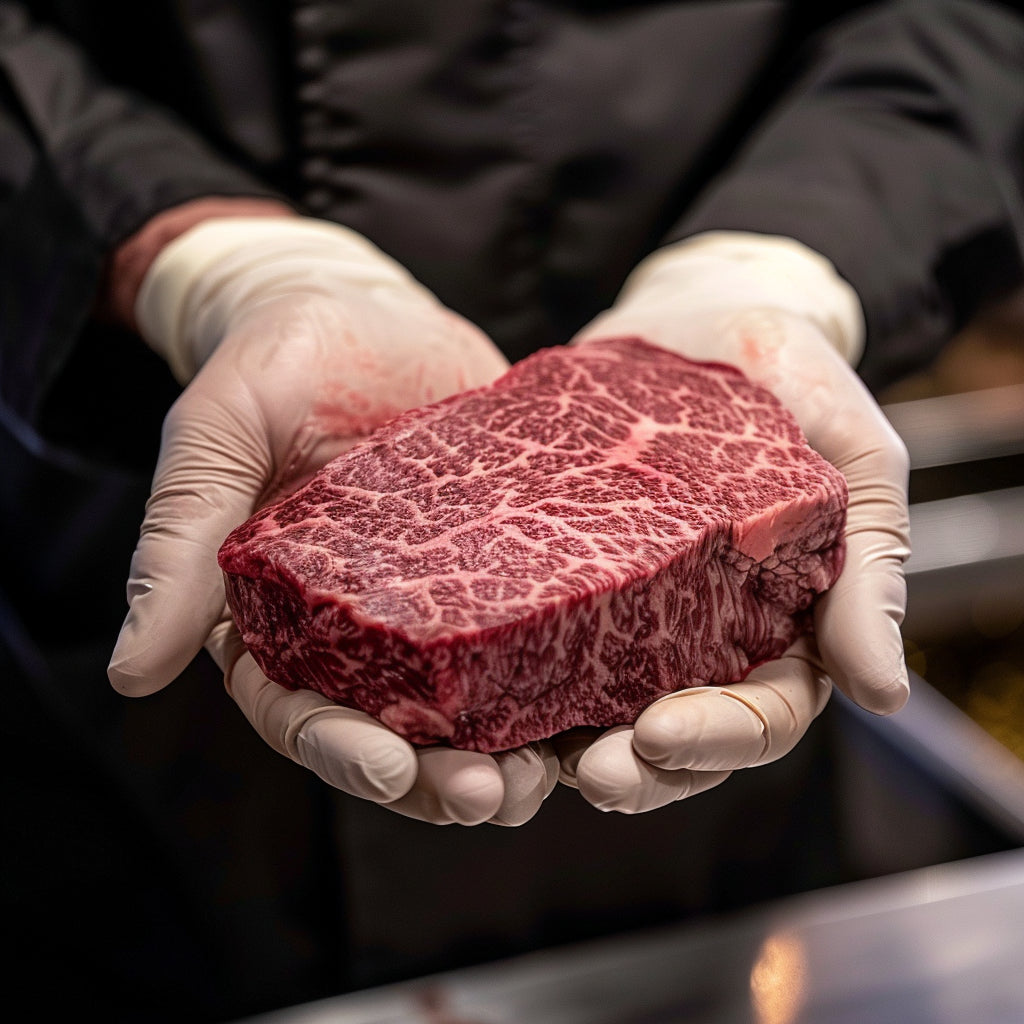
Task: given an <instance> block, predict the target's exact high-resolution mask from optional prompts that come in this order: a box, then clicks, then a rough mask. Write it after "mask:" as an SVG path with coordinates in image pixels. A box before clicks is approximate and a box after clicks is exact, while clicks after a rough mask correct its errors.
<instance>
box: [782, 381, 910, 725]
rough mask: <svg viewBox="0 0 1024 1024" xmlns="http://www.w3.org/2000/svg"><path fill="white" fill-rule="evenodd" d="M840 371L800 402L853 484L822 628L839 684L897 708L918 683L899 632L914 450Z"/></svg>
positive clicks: (870, 702)
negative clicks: (842, 551)
mask: <svg viewBox="0 0 1024 1024" xmlns="http://www.w3.org/2000/svg"><path fill="white" fill-rule="evenodd" d="M833 372H834V374H835V375H836V380H835V385H834V387H832V388H831V390H826V392H825V393H824V394H823V395H822V396H821V398H820V400H819V401H817V402H806V401H805V403H804V405H802V406H800V408H801V411H802V416H801V417H800V418H801V425H802V426H803V428H804V430H805V431H806V433H807V438H808V440H809V441H810V443H811V445H812V446H813V447H814V448H816V449H817V450H818V451H819V452H821V454H822V455H824V456H825V458H827V459H828V460H829V461H830V462H832V463H833V465H835V466H836V468H837V469H839V470H840V471H841V472H842V474H843V475H844V476H845V477H846V482H847V484H848V486H849V492H850V500H849V507H848V509H847V520H846V564H845V566H844V569H843V573H842V575H841V576H840V578H839V579H838V580H837V581H836V583H835V585H834V586H833V587H832V589H831V590H829V591H828V592H827V593H826V594H824V595H823V596H822V597H821V598H820V599H819V600H818V603H817V606H816V609H815V632H816V636H817V641H818V646H819V648H820V649H821V655H822V658H823V661H824V663H825V667H826V668H827V670H828V672H829V674H830V675H831V676H832V679H833V680H834V681H835V684H836V686H838V687H839V689H840V690H842V691H843V692H844V693H845V694H846V695H847V696H848V697H850V698H851V700H853V701H855V702H856V703H857V704H859V705H860V706H861V707H863V708H865V709H866V710H868V711H873V712H875V713H878V714H889V713H891V712H893V711H897V710H898V709H899V708H901V707H902V706H903V704H904V703H905V702H906V700H907V697H908V695H909V692H910V687H909V682H908V679H907V671H906V665H905V664H904V660H903V638H902V636H901V634H900V625H901V623H902V622H903V615H904V612H905V609H906V600H907V594H906V583H905V581H904V577H903V563H904V562H905V561H906V559H907V557H908V556H909V554H910V536H909V532H910V525H909V515H908V511H907V480H908V475H909V458H908V456H907V450H906V446H905V445H904V444H903V442H902V440H901V439H900V438H899V436H898V435H897V434H896V432H895V430H893V428H892V426H891V424H890V423H889V422H888V420H886V418H885V416H884V414H883V413H882V411H881V410H880V409H879V407H878V405H877V404H876V402H875V400H874V399H873V398H872V397H871V395H870V394H869V393H868V391H867V389H866V388H865V387H864V385H863V384H862V383H861V382H860V381H859V380H857V379H856V377H855V376H854V374H853V372H852V371H851V370H849V369H848V368H847V367H833ZM793 407H794V408H796V407H797V402H796V400H795V399H794V406H793Z"/></svg>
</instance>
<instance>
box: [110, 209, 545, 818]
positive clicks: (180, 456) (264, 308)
mask: <svg viewBox="0 0 1024 1024" xmlns="http://www.w3.org/2000/svg"><path fill="white" fill-rule="evenodd" d="M135 314H136V318H137V320H138V323H139V325H140V329H141V331H142V334H143V336H144V337H145V338H146V340H147V342H148V343H149V344H150V345H151V346H152V347H153V348H154V349H155V350H156V351H157V352H159V353H160V354H161V355H162V356H163V357H164V358H165V359H166V360H167V362H168V364H169V366H170V367H171V369H172V371H173V372H174V374H175V376H176V377H177V379H178V380H179V381H180V382H181V383H183V384H187V386H186V388H185V390H184V392H183V393H182V395H181V397H180V398H179V399H178V401H177V402H176V403H175V405H174V406H173V407H172V409H171V411H170V413H169V414H168V416H167V419H166V421H165V424H164V432H163V439H162V445H161V451H160V457H159V460H158V463H157V467H156V474H155V478H154V483H153V492H152V496H151V498H150V500H149V503H148V505H147V511H146V517H145V521H144V523H143V525H142V531H141V537H140V540H139V545H138V547H137V549H136V551H135V555H134V557H133V558H132V565H131V575H130V579H129V582H128V598H129V608H130V610H129V613H128V617H127V619H126V620H125V623H124V626H123V627H122V630H121V634H120V636H119V638H118V641H117V646H116V649H115V651H114V654H113V657H112V660H111V664H110V669H109V675H110V679H111V682H112V683H113V685H114V686H115V687H116V688H117V689H118V690H120V691H121V692H122V693H125V694H129V695H133V696H141V695H144V694H148V693H152V692H154V691H156V690H159V689H161V688H162V687H164V686H166V685H167V684H168V683H170V682H171V681H172V680H173V679H174V678H175V677H177V676H178V674H179V673H180V672H181V671H182V670H183V669H184V668H185V667H186V665H187V664H188V663H189V662H190V661H191V659H192V658H193V657H194V656H195V655H196V654H197V653H198V652H199V650H200V649H201V648H202V647H203V646H204V645H205V646H206V648H207V650H208V651H209V652H210V654H211V655H212V656H213V657H214V659H215V660H216V661H217V662H218V664H220V666H221V667H222V668H223V669H224V671H225V680H226V684H227V688H228V690H229V692H230V693H231V696H232V697H233V698H234V699H235V701H236V702H237V703H238V705H239V706H240V707H241V709H242V711H243V712H244V713H245V715H246V716H247V717H248V719H249V721H250V722H251V723H252V725H253V726H254V728H255V729H256V731H257V732H258V733H259V734H260V735H261V736H262V737H263V739H264V740H265V741H266V742H267V743H269V744H270V745H271V746H272V747H273V748H274V749H275V750H277V751H279V752H280V753H282V754H285V755H287V756H288V757H290V758H292V759H293V760H295V761H297V762H298V763H299V764H302V765H304V766H306V767H307V768H310V769H312V770H313V771H314V772H316V773H317V774H318V775H319V776H320V777H321V778H322V779H324V780H325V781H326V782H328V783H330V784H331V785H333V786H336V787H337V788H338V789H341V790H344V791H345V792H347V793H350V794H353V795H355V796H359V797H364V798H367V799H370V800H374V801H377V802H379V803H382V804H387V805H388V806H389V807H390V808H392V809H394V810H395V811H398V812H399V813H402V814H406V815H409V816H411V817H416V818H420V819H423V820H427V821H432V822H436V823H449V822H459V823H462V824H476V823H479V822H482V821H492V822H495V823H497V824H519V823H521V822H522V821H525V820H527V819H528V818H529V817H531V816H532V815H533V813H535V811H536V810H537V808H538V807H539V806H540V802H541V801H542V800H543V798H544V797H545V796H546V795H547V794H548V793H549V792H550V791H551V788H552V787H553V786H554V784H555V781H556V779H557V760H556V758H555V757H554V754H553V752H552V750H551V748H550V746H549V745H543V744H533V745H531V746H529V747H526V748H523V749H521V750H518V751H514V752H510V753H506V754H500V755H497V756H493V757H492V756H488V755H485V754H479V753H473V752H469V751H454V750H443V749H439V748H436V749H420V750H416V749H414V748H413V747H412V746H411V745H410V744H408V743H407V742H406V741H405V740H404V739H402V738H401V737H399V736H398V735H396V734H395V733H393V732H392V731H391V730H389V729H387V728H386V727H385V726H383V725H381V724H380V723H379V722H377V721H375V720H374V719H372V718H370V717H369V716H367V715H365V714H362V713H361V712H357V711H353V710H349V709H346V708H341V707H339V706H338V705H336V704H334V703H332V702H330V701H328V700H327V699H326V698H324V697H321V696H320V695H318V694H315V693H312V692H307V691H297V692H293V691H289V690H286V689H284V688H283V687H281V686H278V685H277V684H275V683H272V682H270V681H269V680H268V679H267V678H266V676H264V675H263V673H262V672H261V671H260V670H259V669H258V668H257V666H256V664H255V662H254V661H253V659H252V657H251V656H250V655H249V654H248V653H247V652H246V651H245V649H244V647H243V645H242V643H241V640H240V638H239V636H238V633H237V631H236V630H235V628H234V625H233V623H232V621H231V618H230V615H229V613H228V610H227V606H226V604H225V598H224V587H223V581H222V576H221V572H220V569H219V568H218V566H217V560H216V555H217V550H218V548H219V547H220V544H221V542H222V541H223V539H224V537H225V536H226V535H227V534H228V532H229V531H230V530H231V529H233V528H234V527H235V526H237V525H238V524H239V523H240V522H242V521H243V520H244V519H246V518H247V517H248V516H249V515H251V514H252V512H253V511H254V510H255V509H256V508H257V507H259V506H261V505H263V504H265V503H267V502H269V501H271V500H273V499H274V498H275V497H277V496H280V495H283V494H286V493H288V492H290V491H292V490H294V489H295V488H296V487H298V486H299V485H300V484H302V483H304V482H305V481H306V480H308V479H309V478H310V477H311V476H312V475H313V474H314V473H315V472H316V471H317V470H318V469H319V468H320V467H321V466H322V465H323V464H324V463H326V462H327V461H328V460H329V459H331V458H333V457H334V456H335V455H337V454H339V453H340V452H342V451H343V450H345V449H346V448H347V447H349V446H350V445H351V444H352V443H353V442H354V441H355V440H358V439H359V438H360V437H362V436H364V435H365V434H366V433H368V432H369V431H370V430H371V429H372V428H373V427H375V426H376V425H378V424H380V423H381V422H383V421H384V420H386V419H388V418H390V417H391V416H394V415H396V414H397V413H399V412H402V411H404V410H406V409H409V408H412V407H415V406H418V405H421V404H423V403H426V402H430V401H434V400H436V399H440V398H443V397H445V396H447V395H449V394H453V393H455V392H458V391H462V390H464V389H466V388H471V387H475V386H479V385H482V384H485V383H487V382H489V381H491V380H493V379H494V378H495V377H497V376H498V375H500V374H501V373H502V372H503V371H504V370H505V368H506V365H507V364H506V362H505V360H504V358H503V357H502V356H501V355H500V353H499V352H498V351H497V349H496V348H495V347H494V346H493V345H492V343H491V342H490V341H489V340H488V339H487V338H486V337H485V336H484V335H483V334H482V333H481V332H480V331H479V330H477V329H476V328H475V327H473V326H472V325H471V324H469V323H468V322H467V321H466V320H464V319H462V318H461V317H459V316H457V315H456V314H455V313H453V312H452V311H451V310H448V309H446V308H445V307H443V306H442V305H441V304H440V303H439V302H438V301H437V299H436V298H435V297H434V296H433V295H432V294H431V293H430V292H429V291H428V290H427V289H426V288H424V287H422V286H421V285H420V284H418V283H417V282H416V281H414V280H413V278H412V277H411V276H410V275H409V274H408V273H407V272H406V271H405V270H404V269H403V268H402V267H401V266H399V265H398V264H397V263H395V262H394V261H393V260H391V259H390V258H388V257H387V256H385V255H384V254H383V253H382V252H380V251H379V250H378V249H376V248H375V247H374V246H373V245H371V244H370V243H369V242H368V241H367V240H366V239H365V238H363V237H362V236H360V235H358V234H356V233H354V232H352V231H349V230H347V229H345V228H341V227H338V226H337V225H333V224H327V223H324V222H319V221H314V220H310V219H306V218H300V217H287V216H286V217H280V218H276V217H275V218H270V217H259V218H246V219H242V218H220V219H211V220H207V221H204V222H203V223H201V224H199V225H198V226H196V227H193V228H192V229H191V230H189V231H187V232H186V233H185V234H183V235H181V236H180V237H179V238H177V239H176V240H175V241H173V242H171V243H170V244H169V245H168V246H167V247H166V248H164V249H163V251H162V252H161V253H160V255H159V256H158V257H157V259H156V261H155V262H154V263H153V265H152V267H151V268H150V269H149V271H148V273H147V274H146V277H145V279H144V281H143V284H142V288H141V290H140V292H139V296H138V301H137V303H136V308H135Z"/></svg>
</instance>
